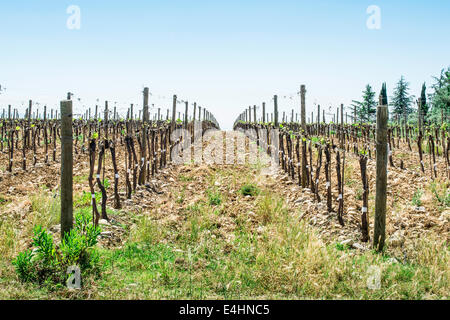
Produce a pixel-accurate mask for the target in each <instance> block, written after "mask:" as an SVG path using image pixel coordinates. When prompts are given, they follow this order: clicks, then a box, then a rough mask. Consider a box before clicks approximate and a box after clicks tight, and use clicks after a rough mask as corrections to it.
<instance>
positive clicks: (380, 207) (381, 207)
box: [373, 83, 388, 251]
mask: <svg viewBox="0 0 450 320" xmlns="http://www.w3.org/2000/svg"><path fill="white" fill-rule="evenodd" d="M387 122H388V101H387V94H386V84H385V83H383V87H382V89H381V93H380V97H379V105H378V107H377V137H376V138H377V151H376V157H377V170H376V194H375V223H374V225H375V226H374V236H373V246H374V247H375V248H376V250H377V251H382V250H383V246H384V241H385V238H386V186H387V159H388V157H387V156H388V154H387V145H388V144H387Z"/></svg>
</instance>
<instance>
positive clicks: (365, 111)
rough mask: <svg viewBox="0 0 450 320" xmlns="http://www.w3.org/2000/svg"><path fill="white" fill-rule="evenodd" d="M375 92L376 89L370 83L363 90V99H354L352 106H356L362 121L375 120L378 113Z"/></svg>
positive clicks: (357, 113) (358, 116) (357, 114)
mask: <svg viewBox="0 0 450 320" xmlns="http://www.w3.org/2000/svg"><path fill="white" fill-rule="evenodd" d="M375 94H376V93H375V91H373V90H372V87H371V86H370V85H369V84H368V85H367V86H366V88H365V89H364V90H363V92H362V101H356V100H352V102H353V104H352V106H353V107H355V108H356V116H357V118H359V119H360V121H364V122H371V121H374V120H375V116H376V113H377V102H376V100H375Z"/></svg>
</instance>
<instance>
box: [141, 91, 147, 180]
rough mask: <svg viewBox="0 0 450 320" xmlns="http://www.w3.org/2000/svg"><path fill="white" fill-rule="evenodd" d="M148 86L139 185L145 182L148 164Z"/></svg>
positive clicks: (145, 98) (143, 109)
mask: <svg viewBox="0 0 450 320" xmlns="http://www.w3.org/2000/svg"><path fill="white" fill-rule="evenodd" d="M148 94H149V91H148V88H147V87H146V88H144V104H143V108H142V135H141V162H142V164H141V171H140V174H139V185H143V184H145V173H146V165H145V159H146V157H147V123H148Z"/></svg>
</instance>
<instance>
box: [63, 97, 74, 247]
mask: <svg viewBox="0 0 450 320" xmlns="http://www.w3.org/2000/svg"><path fill="white" fill-rule="evenodd" d="M72 150H73V136H72V101H70V100H66V101H61V239H63V238H64V235H65V234H66V233H68V232H69V231H70V230H71V229H72V227H73V193H72V192H73V190H72V188H73V185H72V183H73V181H72V179H73V154H72Z"/></svg>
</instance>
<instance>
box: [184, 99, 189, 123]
mask: <svg viewBox="0 0 450 320" xmlns="http://www.w3.org/2000/svg"><path fill="white" fill-rule="evenodd" d="M185 104H186V107H185V110H184V128H185V129H187V127H188V105H189V103H188V102H187V101H186V102H185Z"/></svg>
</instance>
